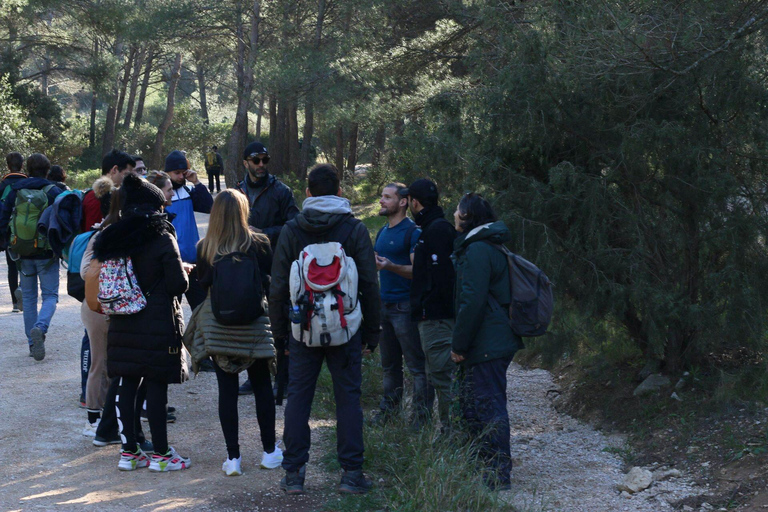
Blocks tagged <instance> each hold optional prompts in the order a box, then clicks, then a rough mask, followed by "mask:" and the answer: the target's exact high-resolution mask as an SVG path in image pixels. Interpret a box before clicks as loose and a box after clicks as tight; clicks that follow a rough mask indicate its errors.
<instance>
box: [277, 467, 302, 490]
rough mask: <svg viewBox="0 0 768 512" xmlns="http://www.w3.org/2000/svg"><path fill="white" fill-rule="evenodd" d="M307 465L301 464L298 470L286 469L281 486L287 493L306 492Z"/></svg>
mask: <svg viewBox="0 0 768 512" xmlns="http://www.w3.org/2000/svg"><path fill="white" fill-rule="evenodd" d="M305 474H306V467H305V466H301V468H299V470H298V471H286V472H285V476H284V477H283V479H282V480H280V488H281V489H282V490H283V491H285V494H304V476H305Z"/></svg>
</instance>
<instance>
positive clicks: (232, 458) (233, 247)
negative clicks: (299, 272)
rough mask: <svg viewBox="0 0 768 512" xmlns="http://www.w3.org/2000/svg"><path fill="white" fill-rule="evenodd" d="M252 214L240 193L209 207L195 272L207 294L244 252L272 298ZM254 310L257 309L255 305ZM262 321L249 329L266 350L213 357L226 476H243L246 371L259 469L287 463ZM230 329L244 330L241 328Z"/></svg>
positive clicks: (263, 246)
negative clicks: (219, 271) (242, 382)
mask: <svg viewBox="0 0 768 512" xmlns="http://www.w3.org/2000/svg"><path fill="white" fill-rule="evenodd" d="M248 210H249V208H248V200H247V199H246V196H245V195H244V194H243V193H241V192H238V191H236V190H222V191H221V192H220V193H219V194H218V195H217V196H216V199H215V200H214V202H213V207H212V208H211V217H210V220H209V224H208V233H207V235H206V237H205V238H204V239H202V240H200V242H199V243H198V245H197V271H198V276H199V279H200V285H201V286H202V287H203V289H204V290H206V292H207V291H208V290H209V289H210V288H211V286H212V285H213V284H214V266H215V265H216V263H217V262H218V261H220V260H221V259H222V258H224V257H225V256H228V255H231V254H232V253H241V254H244V255H246V257H251V258H255V260H256V261H257V263H258V268H259V274H260V279H261V289H262V290H263V291H264V296H263V297H262V300H263V299H264V297H266V296H268V295H269V281H270V277H269V272H270V269H271V268H272V249H271V248H270V245H269V239H268V238H267V237H266V236H265V235H263V234H257V233H254V232H253V231H251V228H250V226H249V225H248ZM210 301H211V298H210V296H209V297H208V298H207V299H206V302H204V303H203V305H201V306H200V308H201V309H203V308H206V307H210ZM254 307H258V306H257V305H254ZM259 320H260V321H255V322H253V323H252V324H250V325H251V328H253V329H254V330H255V331H256V333H257V335H256V337H257V338H258V337H259V336H260V337H261V339H265V338H268V340H269V343H270V344H268V346H263V345H262V346H261V347H255V348H254V349H253V350H251V352H250V354H251V355H250V356H248V357H241V358H237V357H231V356H220V355H214V357H213V359H214V368H215V370H216V379H217V381H218V383H219V420H220V421H221V429H222V431H223V432H224V440H225V442H226V445H227V460H226V461H224V464H222V468H221V469H222V471H224V473H225V474H227V475H228V476H237V475H241V474H242V470H241V456H240V446H239V444H238V413H237V398H238V373H239V372H240V371H242V370H246V371H247V372H248V377H249V378H250V380H251V383H253V393H254V395H255V398H256V416H257V419H258V422H259V430H260V433H261V443H262V447H263V449H264V453H263V455H262V459H261V467H262V468H265V469H274V468H277V467H279V466H280V463H281V462H282V460H283V452H282V450H281V449H280V448H279V446H278V443H277V442H276V439H275V402H274V398H273V395H272V384H271V381H270V370H269V364H270V359H271V358H272V357H273V356H274V348H273V346H272V344H271V332H266V333H264V332H263V331H264V330H266V329H268V322H267V321H266V317H265V316H262V317H261V318H260V319H259ZM265 322H267V323H265ZM200 323H203V322H202V321H201V322H200ZM190 324H191V322H190ZM219 328H220V329H223V330H224V331H225V332H226V326H219ZM232 329H233V330H235V329H240V326H237V327H236V328H235V327H233V328H232ZM259 329H261V332H259ZM253 338H254V337H251V339H253Z"/></svg>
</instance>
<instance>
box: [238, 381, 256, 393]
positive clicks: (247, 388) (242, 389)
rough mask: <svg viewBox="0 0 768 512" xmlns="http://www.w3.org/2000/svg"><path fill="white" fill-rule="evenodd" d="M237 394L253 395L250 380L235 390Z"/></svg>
mask: <svg viewBox="0 0 768 512" xmlns="http://www.w3.org/2000/svg"><path fill="white" fill-rule="evenodd" d="M237 394H238V395H252V394H253V386H251V379H248V380H247V381H245V382H243V385H242V386H240V387H239V388H237Z"/></svg>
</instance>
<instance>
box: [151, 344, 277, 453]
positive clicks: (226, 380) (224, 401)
mask: <svg viewBox="0 0 768 512" xmlns="http://www.w3.org/2000/svg"><path fill="white" fill-rule="evenodd" d="M213 367H214V368H215V369H216V380H218V381H219V421H221V430H222V431H223V432H224V441H225V442H226V443H227V455H228V457H229V458H230V459H237V458H238V457H240V445H239V444H238V416H237V397H238V393H237V389H238V387H240V383H239V382H238V378H237V374H236V373H227V372H225V371H224V370H222V369H221V368H219V365H217V364H216V362H215V361H214V363H213ZM246 371H247V372H248V378H249V379H250V380H251V385H252V386H253V394H254V395H255V397H256V418H257V419H258V421H259V431H260V434H261V444H262V446H263V448H264V451H265V452H267V453H272V452H273V451H275V398H274V396H273V395H272V381H271V380H270V378H269V377H270V373H269V359H257V360H256V361H255V362H254V363H253V364H252V365H251V366H250V367H249V368H248V370H246ZM152 439H153V440H154V434H152Z"/></svg>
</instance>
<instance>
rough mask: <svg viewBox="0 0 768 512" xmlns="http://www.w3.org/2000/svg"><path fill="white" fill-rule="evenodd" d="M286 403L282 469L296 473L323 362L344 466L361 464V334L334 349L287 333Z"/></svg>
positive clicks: (305, 452)
mask: <svg viewBox="0 0 768 512" xmlns="http://www.w3.org/2000/svg"><path fill="white" fill-rule="evenodd" d="M288 346H289V350H290V353H291V356H290V358H289V368H290V369H289V374H290V375H289V380H288V404H287V405H286V406H285V432H284V434H283V442H284V443H285V450H283V469H285V470H286V471H297V470H298V469H299V468H301V466H303V465H304V464H306V463H307V461H308V460H309V447H310V444H311V443H310V430H309V414H310V412H311V410H312V400H313V398H314V397H315V386H316V385H317V377H318V375H320V369H321V368H322V366H323V361H324V360H325V362H326V364H327V365H328V370H330V372H331V378H332V380H333V395H334V398H335V399H336V451H337V455H338V458H339V464H340V465H341V467H342V468H343V469H345V470H356V469H360V468H362V466H363V408H362V406H361V405H360V396H361V391H360V385H361V383H362V368H361V363H362V357H363V356H362V349H363V345H362V341H361V336H360V333H359V332H358V333H357V334H355V335H354V336H353V337H352V339H351V340H349V342H348V343H345V344H344V345H339V346H336V347H324V348H321V347H313V348H309V347H307V346H306V345H305V344H304V343H301V342H299V341H296V340H295V339H293V337H291V339H290V341H289V345H288Z"/></svg>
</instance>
